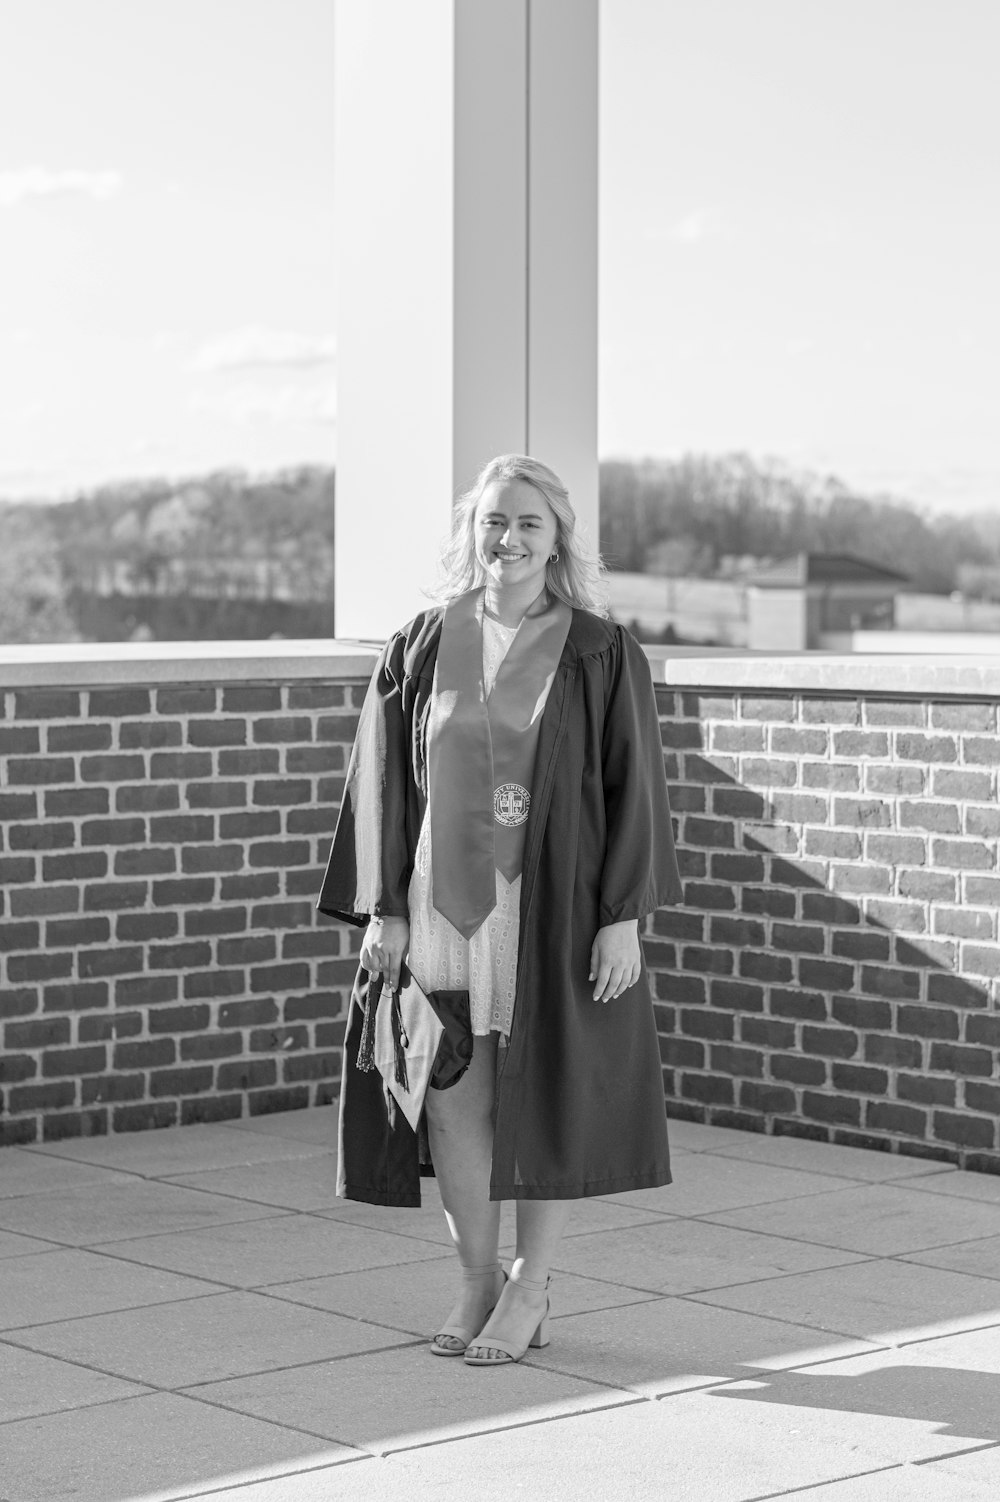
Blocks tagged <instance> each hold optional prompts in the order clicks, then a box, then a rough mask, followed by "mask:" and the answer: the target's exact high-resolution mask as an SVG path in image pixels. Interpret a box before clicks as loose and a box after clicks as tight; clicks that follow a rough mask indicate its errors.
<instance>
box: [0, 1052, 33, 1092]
mask: <svg viewBox="0 0 1000 1502" xmlns="http://www.w3.org/2000/svg"><path fill="white" fill-rule="evenodd" d="M37 1073H38V1064H37V1062H36V1061H35V1060H34V1059H32V1058H31V1057H30V1056H29V1055H28V1054H26V1053H11V1052H9V1051H7V1052H5V1053H2V1054H0V1085H20V1084H21V1083H22V1082H23V1081H24V1080H33V1079H34V1078H35V1076H36V1074H37Z"/></svg>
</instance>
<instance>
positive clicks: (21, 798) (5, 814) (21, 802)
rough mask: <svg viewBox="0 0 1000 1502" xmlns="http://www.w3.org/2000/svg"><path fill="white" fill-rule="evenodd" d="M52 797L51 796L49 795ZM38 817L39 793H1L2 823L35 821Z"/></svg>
mask: <svg viewBox="0 0 1000 1502" xmlns="http://www.w3.org/2000/svg"><path fill="white" fill-rule="evenodd" d="M47 796H48V797H51V794H48V795H47ZM37 816H38V794H37V793H3V792H0V823H3V824H6V823H7V822H8V821H9V820H14V819H34V818H37Z"/></svg>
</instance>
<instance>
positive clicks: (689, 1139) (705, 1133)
mask: <svg viewBox="0 0 1000 1502" xmlns="http://www.w3.org/2000/svg"><path fill="white" fill-rule="evenodd" d="M757 1135H758V1134H757V1133H756V1132H737V1131H735V1130H734V1129H733V1128H732V1127H716V1126H706V1124H705V1123H704V1122H703V1121H681V1120H680V1118H679V1117H675V1116H671V1117H670V1119H669V1120H668V1122H667V1136H668V1137H669V1139H670V1151H671V1152H673V1151H674V1148H678V1149H680V1150H681V1151H683V1152H686V1153H708V1152H718V1151H719V1150H720V1149H721V1148H723V1147H728V1146H737V1147H738V1146H739V1144H740V1143H741V1142H745V1141H746V1139H747V1138H748V1137H751V1138H752V1137H756V1136H757Z"/></svg>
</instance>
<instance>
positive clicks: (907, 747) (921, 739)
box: [896, 733, 958, 765]
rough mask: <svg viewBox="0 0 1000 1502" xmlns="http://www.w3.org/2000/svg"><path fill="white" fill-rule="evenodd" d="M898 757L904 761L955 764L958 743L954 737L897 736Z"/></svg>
mask: <svg viewBox="0 0 1000 1502" xmlns="http://www.w3.org/2000/svg"><path fill="white" fill-rule="evenodd" d="M896 755H897V756H898V757H900V758H901V759H902V760H903V761H919V762H923V763H924V764H925V765H926V764H927V763H928V762H932V763H938V764H940V763H941V762H953V761H957V760H958V741H957V740H956V738H955V737H954V736H953V735H909V734H903V733H900V734H898V735H897V736H896Z"/></svg>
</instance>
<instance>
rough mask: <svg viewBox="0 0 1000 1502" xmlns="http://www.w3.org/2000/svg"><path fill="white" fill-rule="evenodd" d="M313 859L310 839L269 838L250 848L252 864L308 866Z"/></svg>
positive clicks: (250, 861)
mask: <svg viewBox="0 0 1000 1502" xmlns="http://www.w3.org/2000/svg"><path fill="white" fill-rule="evenodd" d="M311 861H312V847H311V846H310V844H309V841H308V840H269V841H262V842H260V843H259V844H253V845H251V846H250V850H249V864H250V865H251V866H271V867H274V866H307V865H309V864H310V862H311Z"/></svg>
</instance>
